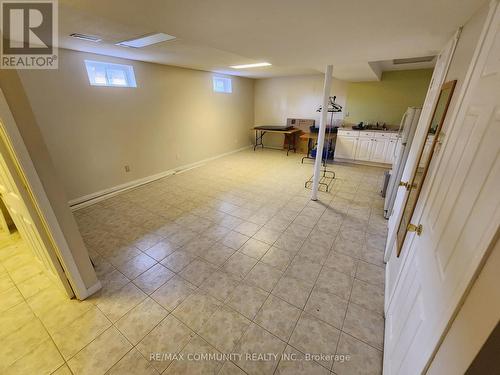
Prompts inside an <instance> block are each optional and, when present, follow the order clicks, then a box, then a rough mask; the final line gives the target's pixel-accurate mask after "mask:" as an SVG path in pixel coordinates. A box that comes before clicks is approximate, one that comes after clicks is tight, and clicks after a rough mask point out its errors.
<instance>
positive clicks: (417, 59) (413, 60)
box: [392, 56, 436, 65]
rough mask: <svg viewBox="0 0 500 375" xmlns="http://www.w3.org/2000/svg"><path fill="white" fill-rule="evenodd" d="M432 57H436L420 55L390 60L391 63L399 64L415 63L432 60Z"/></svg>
mask: <svg viewBox="0 0 500 375" xmlns="http://www.w3.org/2000/svg"><path fill="white" fill-rule="evenodd" d="M434 57H436V56H422V57H411V58H408V59H394V60H392V63H393V64H394V65H401V64H415V63H423V62H431V61H432V60H434Z"/></svg>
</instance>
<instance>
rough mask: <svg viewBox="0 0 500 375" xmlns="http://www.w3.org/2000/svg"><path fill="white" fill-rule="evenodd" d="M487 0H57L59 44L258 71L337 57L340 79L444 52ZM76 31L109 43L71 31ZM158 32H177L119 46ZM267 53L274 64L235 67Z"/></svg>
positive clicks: (302, 69)
mask: <svg viewBox="0 0 500 375" xmlns="http://www.w3.org/2000/svg"><path fill="white" fill-rule="evenodd" d="M486 1H487V0H379V1H374V0H351V1H348V0H246V1H243V0H142V1H139V0H126V1H125V0H59V4H60V6H59V32H60V41H59V45H60V47H64V48H69V49H74V50H78V51H85V52H94V53H99V54H104V55H110V56H116V57H124V58H129V59H134V60H141V61H149V62H156V63H161V64H168V65H177V66H183V67H189V68H194V69H201V70H208V71H214V72H219V73H227V74H233V75H239V76H245V77H254V78H263V77H275V76H286V75H304V74H317V73H319V72H323V71H324V67H325V66H326V65H327V64H333V65H334V76H335V77H337V78H340V79H346V80H353V81H362V80H376V79H379V77H380V69H390V67H387V65H390V64H385V65H383V64H379V62H381V61H387V60H392V59H394V58H409V57H419V56H429V55H435V54H437V53H438V52H439V50H440V49H441V47H442V46H443V45H444V44H445V43H446V41H447V40H448V39H449V38H450V37H451V36H452V35H453V33H454V32H455V30H456V29H457V28H458V27H459V26H461V25H463V24H464V23H465V22H466V21H467V20H468V19H469V18H470V17H471V16H472V15H473V14H474V12H475V11H477V10H478V9H479V8H480V7H481V5H483V4H484V3H485V2H486ZM75 32H76V33H83V34H91V35H97V36H99V37H101V38H103V41H102V42H101V43H93V42H86V41H81V40H77V39H74V38H70V37H69V36H68V35H69V34H71V33H75ZM154 32H164V33H167V34H170V35H174V36H176V37H177V39H175V40H173V41H168V42H164V43H160V44H157V45H152V46H149V47H145V48H141V49H132V48H125V47H119V46H115V45H114V43H117V42H119V41H123V40H126V39H131V38H134V37H138V36H142V35H145V34H150V33H154ZM261 61H267V62H270V63H272V64H273V65H272V66H271V67H264V68H255V69H245V70H235V69H231V68H229V66H230V65H236V64H247V63H253V62H261ZM374 62H377V63H374ZM382 66H385V68H383V67H382ZM409 68H411V66H409Z"/></svg>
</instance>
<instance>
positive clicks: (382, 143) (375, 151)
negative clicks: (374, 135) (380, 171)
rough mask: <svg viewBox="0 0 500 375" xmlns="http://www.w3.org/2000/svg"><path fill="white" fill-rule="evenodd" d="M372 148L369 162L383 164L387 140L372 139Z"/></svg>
mask: <svg viewBox="0 0 500 375" xmlns="http://www.w3.org/2000/svg"><path fill="white" fill-rule="evenodd" d="M372 142H373V146H372V153H371V157H370V161H373V162H376V163H384V162H385V155H386V151H387V147H388V145H389V140H388V139H374V140H373V141H372Z"/></svg>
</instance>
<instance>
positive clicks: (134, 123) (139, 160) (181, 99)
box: [20, 49, 254, 200]
mask: <svg viewBox="0 0 500 375" xmlns="http://www.w3.org/2000/svg"><path fill="white" fill-rule="evenodd" d="M85 59H90V60H97V61H109V62H114V63H124V64H129V65H132V66H133V67H134V70H135V76H136V81H137V88H112V87H94V86H90V85H89V82H88V78H87V73H86V70H85V65H84V60H85ZM213 75H214V74H213V73H209V72H203V71H197V70H191V69H183V68H177V67H171V66H165V65H158V64H151V63H143V62H137V61H130V60H123V59H116V58H111V57H106V56H100V55H94V54H88V53H81V52H75V51H70V50H65V49H61V50H60V60H59V69H58V70H54V71H35V70H32V71H28V70H25V71H21V72H20V77H21V80H22V83H23V85H24V87H25V90H26V93H27V96H28V98H29V101H30V103H31V106H32V108H33V112H34V114H35V116H36V119H37V121H38V124H39V125H40V129H41V131H42V134H43V137H44V139H45V141H46V143H47V146H48V149H49V152H50V155H51V156H52V159H53V161H54V165H55V168H56V170H57V172H58V174H59V175H60V176H61V180H62V182H63V185H64V188H65V190H66V193H67V195H68V198H69V199H70V200H72V199H75V198H79V197H82V196H85V195H88V194H91V193H95V192H98V191H101V190H104V189H108V188H111V187H114V186H117V185H120V184H124V183H127V182H130V181H133V180H136V179H140V178H144V177H147V176H150V175H154V174H157V173H160V172H163V171H166V170H170V169H172V168H176V167H179V166H182V165H186V164H190V163H193V162H196V161H199V160H202V159H205V158H209V157H213V156H216V155H219V154H222V153H225V152H229V151H232V150H235V149H238V148H241V147H244V146H247V145H249V144H250V142H251V132H250V131H249V129H250V128H251V127H252V125H253V123H254V121H253V118H254V113H253V109H254V103H253V101H254V95H253V86H254V83H253V80H251V79H246V78H239V77H232V86H233V93H232V94H221V93H214V92H213V90H212V77H213ZM125 165H129V166H130V168H131V171H130V172H128V173H126V172H125V169H124V166H125Z"/></svg>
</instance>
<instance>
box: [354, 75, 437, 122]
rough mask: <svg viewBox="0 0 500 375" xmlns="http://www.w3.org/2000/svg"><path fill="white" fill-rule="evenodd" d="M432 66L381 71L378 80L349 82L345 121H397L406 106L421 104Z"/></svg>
mask: <svg viewBox="0 0 500 375" xmlns="http://www.w3.org/2000/svg"><path fill="white" fill-rule="evenodd" d="M431 77H432V69H419V70H401V71H391V72H383V73H382V79H381V80H380V81H378V82H350V83H349V84H348V86H347V108H346V111H347V113H348V116H347V115H346V118H345V120H346V122H348V123H350V124H357V123H359V122H361V121H363V122H364V123H365V124H366V123H375V122H380V123H382V122H385V123H387V125H393V126H397V125H399V123H400V121H401V118H402V116H403V114H404V113H405V111H406V109H407V108H408V107H421V106H422V104H423V103H424V99H425V94H426V93H427V89H428V87H429V83H430V80H431Z"/></svg>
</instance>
